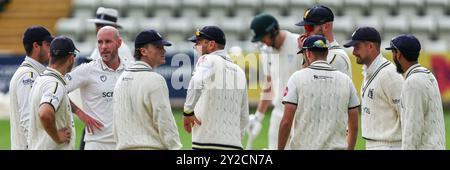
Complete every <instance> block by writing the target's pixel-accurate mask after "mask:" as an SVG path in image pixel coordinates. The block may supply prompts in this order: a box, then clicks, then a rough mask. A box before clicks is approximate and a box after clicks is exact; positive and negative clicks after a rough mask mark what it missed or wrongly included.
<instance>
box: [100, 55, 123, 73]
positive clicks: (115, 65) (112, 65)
mask: <svg viewBox="0 0 450 170" xmlns="http://www.w3.org/2000/svg"><path fill="white" fill-rule="evenodd" d="M103 62H105V64H106V66H108V67H109V68H111V69H113V70H117V68H119V65H120V58H119V56H116V57H115V58H114V59H112V60H109V61H103Z"/></svg>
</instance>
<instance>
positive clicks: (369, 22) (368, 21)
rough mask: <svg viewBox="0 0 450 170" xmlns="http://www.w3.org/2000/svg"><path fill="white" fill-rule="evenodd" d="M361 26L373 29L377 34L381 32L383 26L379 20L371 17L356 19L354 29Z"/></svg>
mask: <svg viewBox="0 0 450 170" xmlns="http://www.w3.org/2000/svg"><path fill="white" fill-rule="evenodd" d="M363 26H369V27H374V28H375V29H377V31H378V32H383V24H382V23H381V21H380V18H378V17H376V16H373V15H371V16H367V17H357V19H356V27H363Z"/></svg>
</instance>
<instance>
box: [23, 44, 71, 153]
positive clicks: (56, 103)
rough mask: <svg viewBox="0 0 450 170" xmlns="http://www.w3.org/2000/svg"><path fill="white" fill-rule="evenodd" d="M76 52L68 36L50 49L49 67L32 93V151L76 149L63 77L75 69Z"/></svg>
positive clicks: (30, 130)
mask: <svg viewBox="0 0 450 170" xmlns="http://www.w3.org/2000/svg"><path fill="white" fill-rule="evenodd" d="M76 51H78V50H77V49H76V48H75V45H74V44H73V42H72V40H71V39H70V38H67V37H65V36H60V37H56V38H55V39H54V40H53V41H52V43H51V45H50V63H49V66H48V67H47V69H46V70H45V71H44V72H43V74H42V75H41V76H40V77H38V78H36V82H35V83H34V86H33V87H32V88H31V91H30V98H29V102H30V128H29V131H28V144H29V149H32V150H73V149H75V126H74V122H73V117H72V110H71V107H70V101H69V97H68V94H67V89H66V87H65V85H66V81H65V80H64V77H63V76H64V75H65V74H66V73H67V72H69V71H70V70H71V69H72V67H73V63H74V60H75V56H76Z"/></svg>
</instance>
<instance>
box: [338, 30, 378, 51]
mask: <svg viewBox="0 0 450 170" xmlns="http://www.w3.org/2000/svg"><path fill="white" fill-rule="evenodd" d="M361 41H370V42H376V43H381V36H380V33H379V32H378V31H377V30H376V29H375V28H373V27H360V28H358V29H356V31H355V32H353V34H352V40H351V41H350V42H348V43H347V44H344V47H345V48H348V47H351V46H354V45H355V44H356V43H358V42H361Z"/></svg>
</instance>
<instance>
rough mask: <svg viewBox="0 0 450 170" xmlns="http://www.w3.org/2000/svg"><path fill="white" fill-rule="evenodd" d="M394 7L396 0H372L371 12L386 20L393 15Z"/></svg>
mask: <svg viewBox="0 0 450 170" xmlns="http://www.w3.org/2000/svg"><path fill="white" fill-rule="evenodd" d="M394 6H396V1H395V0H370V6H369V11H370V14H371V15H374V16H378V17H380V18H385V17H388V16H389V15H391V12H392V10H393V8H394Z"/></svg>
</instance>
